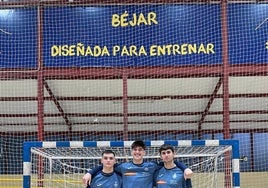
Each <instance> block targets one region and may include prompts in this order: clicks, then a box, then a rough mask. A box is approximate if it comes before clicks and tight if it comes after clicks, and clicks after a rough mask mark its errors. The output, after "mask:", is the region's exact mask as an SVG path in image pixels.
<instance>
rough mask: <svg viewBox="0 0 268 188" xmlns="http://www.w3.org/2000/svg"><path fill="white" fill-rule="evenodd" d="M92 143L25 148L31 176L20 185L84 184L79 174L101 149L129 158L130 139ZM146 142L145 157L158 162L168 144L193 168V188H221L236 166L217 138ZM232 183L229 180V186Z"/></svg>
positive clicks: (119, 159) (62, 186)
mask: <svg viewBox="0 0 268 188" xmlns="http://www.w3.org/2000/svg"><path fill="white" fill-rule="evenodd" d="M209 142H211V143H209ZM232 142H233V141H232ZM232 142H230V143H232ZM81 143H83V142H81ZM84 143H85V142H84ZM90 143H94V142H90ZM96 143H99V144H98V146H96V147H77V146H76V147H71V146H70V147H66V146H64V147H51V146H53V145H54V146H55V142H49V143H46V144H45V145H46V146H45V147H43V146H42V147H31V149H30V150H28V151H30V158H31V162H30V165H29V166H28V167H29V168H31V169H30V171H31V173H30V177H31V178H30V183H29V184H26V182H25V184H24V188H26V187H27V188H29V186H30V187H53V188H65V187H66V188H67V187H73V188H80V187H84V185H83V184H82V181H81V179H82V177H83V174H84V173H86V172H87V170H88V169H91V168H93V167H95V166H97V165H99V164H100V158H101V153H102V151H104V150H105V149H112V150H113V151H114V152H115V154H116V158H117V162H119V163H120V162H125V161H128V160H131V148H130V143H131V141H128V142H126V141H125V142H122V143H125V144H124V145H121V144H120V142H115V143H117V144H111V143H110V142H96ZM147 143H149V147H147V148H146V156H145V160H153V161H158V162H159V161H160V156H159V152H158V149H159V146H160V145H162V144H163V143H169V144H172V145H173V146H174V148H175V158H176V160H178V161H181V162H183V163H185V164H186V165H187V166H189V167H190V168H191V169H192V170H193V172H194V176H193V178H192V184H193V187H195V188H204V187H206V188H217V187H219V188H220V187H224V185H225V183H226V181H230V182H233V180H231V179H230V178H231V176H229V177H228V175H230V173H234V168H237V165H239V164H233V165H235V166H236V167H234V166H232V160H234V159H231V158H232V156H233V153H234V148H233V145H230V143H228V144H223V145H220V144H218V143H219V142H218V141H198V142H197V143H195V144H193V143H194V142H192V141H189V140H188V141H149V142H147ZM178 143H179V144H178ZM215 143H216V144H215ZM233 143H235V141H234V142H233ZM113 145H117V146H113ZM120 145H121V146H120ZM26 166H27V165H26ZM26 166H25V168H26ZM235 176H237V175H235ZM228 178H229V179H228ZM236 183H237V182H236ZM236 183H235V182H233V185H235V184H236ZM26 185H27V186H26ZM28 185H29V186H28ZM233 187H235V186H233Z"/></svg>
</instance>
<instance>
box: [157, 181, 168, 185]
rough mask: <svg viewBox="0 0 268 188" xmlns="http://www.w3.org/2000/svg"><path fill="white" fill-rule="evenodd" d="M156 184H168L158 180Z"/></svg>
mask: <svg viewBox="0 0 268 188" xmlns="http://www.w3.org/2000/svg"><path fill="white" fill-rule="evenodd" d="M156 183H157V184H166V183H167V182H166V181H164V180H158V181H157V182H156Z"/></svg>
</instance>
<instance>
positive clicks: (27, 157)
mask: <svg viewBox="0 0 268 188" xmlns="http://www.w3.org/2000/svg"><path fill="white" fill-rule="evenodd" d="M132 142H133V141H56V142H51V141H49V142H24V144H23V188H30V187H31V173H32V159H31V153H35V154H38V155H39V156H42V157H46V158H49V159H70V158H72V159H90V158H92V159H100V152H99V151H100V148H107V147H108V148H118V147H123V148H130V146H131V144H132ZM145 144H146V146H147V147H159V146H161V145H162V144H170V145H172V146H174V147H178V148H182V149H183V150H184V151H183V153H185V151H186V153H185V154H183V157H193V156H196V157H199V156H208V157H209V156H215V155H221V154H222V153H224V152H226V151H230V152H231V157H232V159H231V160H232V161H231V162H232V187H233V188H240V164H239V163H240V154H239V141H238V140H161V141H159V140H157V141H145ZM205 146H209V148H210V149H209V150H204V152H203V153H202V151H201V153H200V151H199V153H195V152H194V151H191V149H189V148H191V147H205ZM81 148H83V149H85V150H94V149H95V150H96V152H91V153H93V154H92V156H88V154H89V152H86V151H85V152H84V153H81V152H75V150H76V149H77V150H79V149H81ZM218 148H221V149H220V150H219V149H218ZM55 149H57V152H59V153H61V150H62V153H64V155H61V154H59V155H57V154H55V151H54V150H55ZM68 149H69V150H70V149H72V152H68ZM73 149H74V151H73ZM44 150H45V151H44ZM66 150H67V152H66ZM116 152H117V153H116V156H117V158H118V159H120V158H121V159H126V158H131V156H128V155H126V154H125V153H122V152H121V151H116ZM94 153H95V154H94ZM180 153H182V151H180V149H179V151H177V152H176V153H175V154H176V156H177V157H180ZM66 155H67V156H66ZM155 155H158V154H155ZM145 158H148V159H150V158H151V156H145Z"/></svg>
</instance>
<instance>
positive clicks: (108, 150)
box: [101, 149, 115, 156]
mask: <svg viewBox="0 0 268 188" xmlns="http://www.w3.org/2000/svg"><path fill="white" fill-rule="evenodd" d="M104 154H113V155H114V156H115V153H114V152H113V151H112V150H110V149H106V150H104V151H103V152H102V154H101V156H103V155H104Z"/></svg>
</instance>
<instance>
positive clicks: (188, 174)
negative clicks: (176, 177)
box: [184, 168, 193, 179]
mask: <svg viewBox="0 0 268 188" xmlns="http://www.w3.org/2000/svg"><path fill="white" fill-rule="evenodd" d="M192 175H193V171H192V170H191V169H190V168H186V169H185V170H184V178H185V179H191V177H192Z"/></svg>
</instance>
